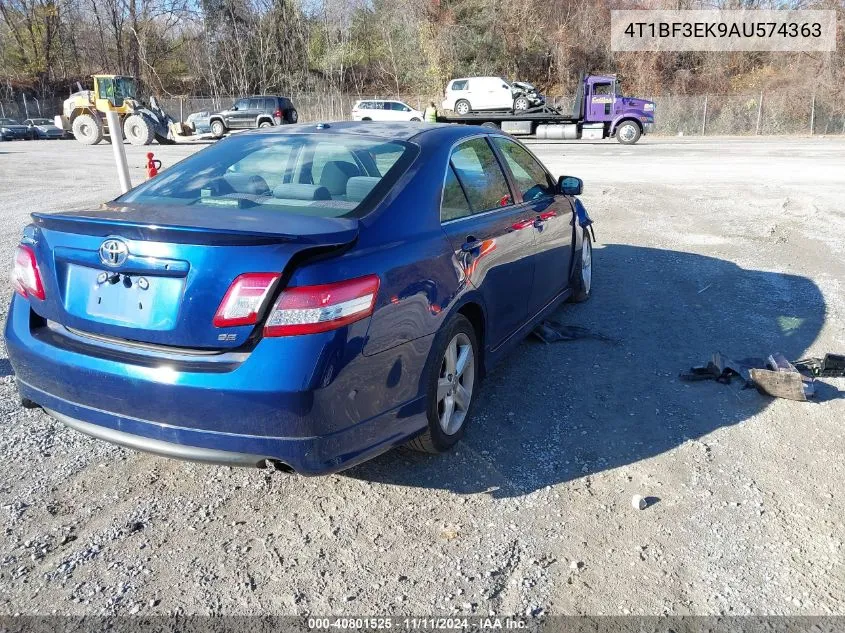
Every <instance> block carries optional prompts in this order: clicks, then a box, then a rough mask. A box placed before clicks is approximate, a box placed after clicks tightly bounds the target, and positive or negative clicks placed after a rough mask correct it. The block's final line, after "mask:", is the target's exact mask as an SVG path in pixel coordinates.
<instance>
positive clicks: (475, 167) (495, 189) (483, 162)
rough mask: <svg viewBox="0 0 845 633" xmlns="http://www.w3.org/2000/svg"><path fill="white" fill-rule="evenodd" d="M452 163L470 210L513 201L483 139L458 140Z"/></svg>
mask: <svg viewBox="0 0 845 633" xmlns="http://www.w3.org/2000/svg"><path fill="white" fill-rule="evenodd" d="M451 165H452V167H453V168H454V170H455V175H456V176H457V178H458V181H459V182H460V184H461V186H462V187H463V189H464V192H465V193H466V196H467V199H468V200H469V204H470V208H471V209H472V212H473V213H481V212H483V211H489V210H491V209H496V208H499V207H504V206H507V205H509V204H511V203H512V198H511V193H510V189H509V188H508V182H507V180H506V179H505V175H504V173H502V168H501V166H500V165H499V161H497V160H496V156H495V154H493V150H492V149H491V148H490V145H489V144H488V143H487V140H486V139H484V138H481V137H479V138H474V139H471V140H469V141H466V142H464V143H461V144H460V145H459V146H458V147H457V148H455V150H454V151H453V152H452V158H451Z"/></svg>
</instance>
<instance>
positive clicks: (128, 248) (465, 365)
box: [6, 122, 592, 474]
mask: <svg viewBox="0 0 845 633" xmlns="http://www.w3.org/2000/svg"><path fill="white" fill-rule="evenodd" d="M580 192H581V181H580V180H578V179H577V178H571V177H562V178H560V180H554V179H553V178H552V177H551V175H550V174H549V172H548V171H547V170H546V169H545V167H544V166H543V165H542V164H541V163H540V162H539V161H538V160H537V158H535V157H534V156H533V155H532V154H531V152H530V151H529V150H528V149H526V148H525V147H524V146H523V145H522V144H520V143H519V142H517V141H515V140H514V139H513V138H511V137H510V136H507V135H505V134H502V133H500V132H499V131H498V130H495V129H486V128H480V127H467V126H459V125H425V126H423V125H420V124H418V123H383V124H382V123H372V122H369V123H330V124H317V125H298V126H283V127H278V128H268V129H261V130H256V131H255V132H250V133H244V134H240V135H237V136H234V137H232V138H229V139H227V140H224V141H221V142H219V143H217V144H215V145H213V146H211V147H209V148H207V149H205V150H203V151H200V152H197V153H196V154H194V155H193V156H191V157H190V158H187V159H185V160H183V161H182V162H180V163H177V164H176V165H174V166H173V167H171V168H169V169H167V170H165V171H164V172H163V173H161V174H160V175H158V176H157V177H155V178H153V179H152V180H149V181H147V182H145V183H144V184H142V185H140V186H138V187H136V188H135V189H132V190H131V191H129V192H128V193H126V194H125V195H122V196H120V197H119V198H117V199H116V200H114V201H112V202H109V203H107V204H105V205H103V206H102V207H100V208H93V209H84V210H80V211H71V212H62V213H34V214H33V216H32V223H31V224H30V225H28V226H27V227H26V228H25V230H24V234H23V238H22V240H21V243H20V245H19V246H18V247H17V251H16V254H15V272H14V283H15V290H16V292H15V294H14V295H13V297H12V304H11V308H10V311H9V318H8V322H7V323H6V345H7V348H8V352H9V358H10V360H11V363H12V366H13V367H14V371H15V376H16V379H17V384H18V388H19V390H20V394H21V398H22V400H23V403H24V404H25V405H27V406H40V407H43V408H44V409H45V410H46V411H47V412H48V413H49V414H50V415H51V416H53V417H55V418H56V419H58V420H60V421H61V422H63V423H65V424H67V425H68V426H70V427H72V428H74V429H76V430H78V431H81V432H82V433H86V434H88V435H91V436H93V437H95V438H100V439H102V440H105V441H109V442H113V443H116V444H120V445H123V446H126V447H129V448H133V449H138V450H143V451H149V452H152V453H156V454H159V455H164V456H168V457H176V458H182V459H189V460H197V461H207V462H212V463H221V464H229V465H248V466H259V467H264V466H274V467H276V468H279V469H283V470H294V471H296V472H299V473H303V474H321V473H330V472H334V471H338V470H342V469H344V468H348V467H350V466H352V465H354V464H356V463H359V462H362V461H364V460H366V459H369V458H372V457H373V456H375V455H377V454H379V453H382V452H384V451H386V450H388V449H390V448H391V447H394V446H397V445H400V444H410V446H412V447H414V448H417V449H420V450H424V451H430V452H440V451H445V450H447V449H449V448H450V447H451V446H453V445H454V444H455V443H456V442H458V441H459V440H460V439H461V437H462V436H463V435H464V432H465V430H466V428H467V424H468V423H469V421H470V418H471V415H472V405H473V403H474V401H475V400H477V399H478V396H479V381H480V380H481V378H482V377H483V376H484V373H485V371H487V370H489V368H490V367H491V366H492V365H493V364H494V363H496V362H497V361H498V360H499V359H501V358H502V357H503V355H504V354H505V353H506V352H507V351H508V350H509V349H510V348H512V347H513V346H514V345H516V344H517V343H518V342H519V341H520V340H521V339H522V338H523V337H524V336H525V335H527V334H528V333H529V332H530V331H531V329H532V328H533V327H534V326H535V325H536V324H537V323H538V321H540V320H541V319H542V318H543V317H544V316H545V315H547V314H548V313H549V312H550V311H552V310H553V309H554V308H555V307H556V306H558V305H559V304H560V302H562V301H564V300H567V299H569V300H576V301H580V300H584V299H586V298H587V297H588V296H589V294H590V284H591V270H592V265H591V262H592V247H591V241H590V237H589V234H588V231H587V228H586V227H587V226H588V224H589V222H590V220H589V218H588V216H587V214H586V211H585V210H584V207H583V206H582V205H581V203H580V201H578V200H577V199H576V198H575V196H576V195H577V194H579V193H580Z"/></svg>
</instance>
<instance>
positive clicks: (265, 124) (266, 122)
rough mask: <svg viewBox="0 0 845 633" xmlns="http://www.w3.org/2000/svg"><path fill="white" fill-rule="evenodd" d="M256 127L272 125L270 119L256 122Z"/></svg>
mask: <svg viewBox="0 0 845 633" xmlns="http://www.w3.org/2000/svg"><path fill="white" fill-rule="evenodd" d="M258 127H273V124H272V123H270V121H262V122H261V123H259V124H258Z"/></svg>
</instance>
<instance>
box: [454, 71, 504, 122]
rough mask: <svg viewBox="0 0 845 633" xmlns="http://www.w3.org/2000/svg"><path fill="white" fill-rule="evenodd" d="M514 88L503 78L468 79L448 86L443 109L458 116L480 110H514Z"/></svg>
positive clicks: (456, 80) (457, 80)
mask: <svg viewBox="0 0 845 633" xmlns="http://www.w3.org/2000/svg"><path fill="white" fill-rule="evenodd" d="M514 101H515V97H514V89H513V86H511V84H510V83H509V82H508V81H507V80H506V79H502V78H501V77H467V78H464V79H453V80H452V81H450V82H449V83H448V84H446V93H445V95H444V99H443V103H442V107H443V109H444V110H452V111H454V112H455V113H456V114H461V115H464V114H469V113H470V112H477V111H480V110H512V109H514V108H515V107H516V106H515V102H514Z"/></svg>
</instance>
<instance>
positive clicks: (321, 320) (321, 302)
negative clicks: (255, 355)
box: [264, 275, 379, 336]
mask: <svg viewBox="0 0 845 633" xmlns="http://www.w3.org/2000/svg"><path fill="white" fill-rule="evenodd" d="M378 288H379V278H378V277H377V276H376V275H367V276H366V277H358V278H357V279H350V280H348V281H341V282H337V283H333V284H323V285H320V286H299V287H294V288H286V289H285V290H283V291H282V293H281V294H280V295H279V298H278V299H277V300H276V304H275V305H274V306H273V309H272V310H271V311H270V314H269V315H268V317H267V323H266V325H265V326H264V336H294V335H297V334H315V333H317V332H326V331H327V330H334V329H336V328H339V327H341V326H344V325H349V324H350V323H354V322H355V321H360V320H361V319H364V318H366V317H368V316H370V315H371V314H372V313H373V307H374V306H375V303H376V295H377V294H378Z"/></svg>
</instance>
